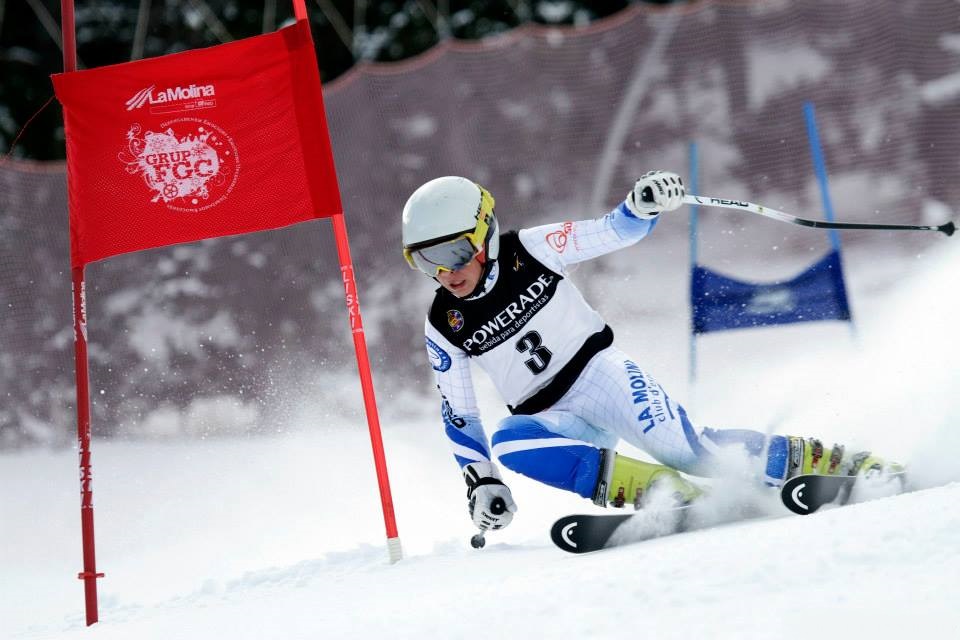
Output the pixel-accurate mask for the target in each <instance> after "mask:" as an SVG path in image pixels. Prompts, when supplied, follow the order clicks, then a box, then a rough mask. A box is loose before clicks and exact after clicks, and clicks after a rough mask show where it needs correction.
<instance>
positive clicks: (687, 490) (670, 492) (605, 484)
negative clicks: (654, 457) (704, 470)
mask: <svg viewBox="0 0 960 640" xmlns="http://www.w3.org/2000/svg"><path fill="white" fill-rule="evenodd" d="M702 493H703V490H702V489H700V487H698V486H696V485H695V484H693V483H691V482H689V481H687V480H686V479H684V478H683V477H682V476H681V475H680V474H679V473H678V472H677V471H676V470H675V469H671V468H670V467H667V466H664V465H662V464H653V463H650V462H642V461H640V460H635V459H633V458H628V457H627V456H624V455H621V454H619V453H617V452H616V451H614V450H613V449H601V452H600V474H599V477H598V479H597V487H596V489H594V492H593V502H594V504H596V505H598V506H601V507H606V506H607V505H608V504H609V505H610V506H612V507H616V508H623V507H625V506H626V505H627V504H628V503H629V504H632V505H633V508H634V509H638V510H639V509H641V508H643V507H645V506H650V504H651V503H652V502H656V504H657V506H665V507H677V506H682V505H686V504H690V503H691V502H693V500H695V499H696V498H697V497H699V496H700V495H701V494H702ZM664 496H667V499H663V497H664ZM662 499H663V504H661V500H662Z"/></svg>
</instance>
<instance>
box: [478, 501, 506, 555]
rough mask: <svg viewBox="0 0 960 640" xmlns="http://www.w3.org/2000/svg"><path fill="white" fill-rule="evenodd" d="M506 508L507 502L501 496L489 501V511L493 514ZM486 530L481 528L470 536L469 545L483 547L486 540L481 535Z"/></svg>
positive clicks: (499, 512)
mask: <svg viewBox="0 0 960 640" xmlns="http://www.w3.org/2000/svg"><path fill="white" fill-rule="evenodd" d="M506 510H507V503H506V502H504V501H503V498H494V499H493V502H491V503H490V513H492V514H493V515H495V516H498V515H500V514H501V513H503V512H504V511H506ZM486 532H487V530H486V529H481V530H480V533H477V534H475V535H474V536H473V537H472V538H470V546H471V547H473V548H474V549H483V546H484V545H485V544H487V541H486V540H485V539H484V537H483V535H484V534H485V533H486Z"/></svg>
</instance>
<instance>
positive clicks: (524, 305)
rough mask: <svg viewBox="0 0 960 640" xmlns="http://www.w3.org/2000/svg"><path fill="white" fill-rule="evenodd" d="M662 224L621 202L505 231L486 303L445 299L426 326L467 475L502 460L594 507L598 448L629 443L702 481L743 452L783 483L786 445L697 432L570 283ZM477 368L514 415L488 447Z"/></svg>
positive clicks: (444, 295)
mask: <svg viewBox="0 0 960 640" xmlns="http://www.w3.org/2000/svg"><path fill="white" fill-rule="evenodd" d="M657 219H658V218H653V219H640V218H638V217H636V216H634V215H633V214H632V213H631V212H630V211H629V210H628V209H627V207H626V205H625V204H623V203H621V204H620V205H619V206H618V207H617V208H616V209H614V210H613V211H612V212H610V213H609V214H607V215H605V216H603V217H602V218H599V219H596V220H581V221H576V222H563V223H555V224H548V225H543V226H539V227H533V228H530V229H521V230H520V231H519V232H509V233H505V234H503V235H502V236H501V238H500V251H499V256H498V259H497V262H496V263H495V265H494V266H493V269H492V270H491V272H490V274H489V276H488V277H487V280H486V284H485V287H484V288H483V289H482V291H481V293H479V294H477V295H474V296H473V297H470V298H462V299H461V298H457V297H456V296H454V295H452V294H451V293H449V292H448V291H446V290H445V289H443V288H442V287H441V288H439V289H437V292H436V296H435V298H434V301H433V304H432V306H431V308H430V311H429V313H428V314H427V319H426V324H425V331H426V344H427V353H428V355H429V358H430V363H431V365H432V366H433V369H434V372H435V375H436V382H437V386H438V388H439V390H440V393H441V396H442V403H441V413H442V417H443V421H444V425H445V427H446V433H447V436H448V437H449V439H450V443H451V445H452V447H453V453H454V456H455V458H456V460H457V462H458V463H459V464H460V466H461V467H462V466H464V465H466V464H469V463H471V462H475V461H492V458H494V457H495V458H497V459H498V460H499V461H500V463H501V464H503V465H504V466H506V467H507V468H509V469H511V470H513V471H515V472H518V473H520V474H523V475H525V476H528V477H530V478H533V479H535V480H538V481H540V482H543V483H546V484H548V485H551V486H554V487H557V488H560V489H565V490H568V491H573V492H575V493H577V494H579V495H581V496H584V497H588V498H589V497H592V495H593V492H594V489H595V487H596V485H597V477H598V474H599V472H600V469H599V466H600V459H601V456H600V450H601V449H602V448H613V447H614V446H615V445H616V444H617V442H618V441H619V440H620V439H621V438H622V439H624V440H626V441H627V442H629V443H630V444H632V445H634V446H636V447H639V448H640V449H642V450H644V451H646V452H647V453H649V454H650V455H651V456H653V457H654V458H655V459H656V460H658V461H659V462H661V463H663V464H666V465H669V466H671V467H673V468H675V469H678V470H680V471H684V472H687V473H692V474H698V475H705V474H708V473H709V470H710V467H711V458H712V457H713V453H714V452H715V451H716V450H717V449H718V448H719V447H723V446H727V445H736V446H739V447H745V448H746V450H747V451H748V452H749V453H750V454H751V455H754V456H760V455H761V454H762V453H763V452H765V451H768V457H767V464H766V470H765V471H766V476H767V478H766V479H767V481H768V482H769V483H771V484H779V482H780V479H781V478H782V477H783V475H784V473H783V471H784V470H785V464H786V454H787V447H786V440H785V439H784V438H782V437H781V436H774V437H773V438H771V439H770V442H769V443H768V442H767V438H766V436H765V435H764V434H763V433H760V432H756V431H748V430H739V429H737V430H715V429H703V430H697V429H695V428H694V426H693V425H692V424H691V422H690V420H689V419H688V418H687V414H686V412H685V411H684V409H683V407H681V406H680V405H679V404H678V403H677V402H676V401H674V400H673V399H672V398H670V397H669V396H668V395H667V393H666V392H665V391H664V390H663V388H662V387H661V386H660V385H659V384H658V383H657V382H656V380H654V379H653V377H652V376H650V374H649V373H647V372H645V371H644V370H643V369H641V368H640V367H639V366H638V365H637V364H636V363H635V362H634V361H633V360H632V359H631V358H630V357H629V356H627V355H626V354H625V353H623V352H622V351H620V350H619V349H617V348H616V347H615V346H613V332H612V330H611V329H610V327H609V326H607V325H606V323H605V322H604V320H603V318H601V316H600V314H599V313H597V312H596V311H595V310H594V309H593V308H592V307H591V306H590V305H589V304H588V303H587V302H586V301H585V300H584V299H583V296H582V295H581V294H580V291H579V290H578V289H577V288H576V287H575V286H574V285H573V283H572V282H571V281H570V280H569V278H568V277H567V270H568V268H569V267H570V265H573V264H576V263H578V262H582V261H584V260H589V259H591V258H596V257H598V256H601V255H604V254H606V253H610V252H612V251H615V250H617V249H622V248H624V247H628V246H630V245H632V244H634V243H636V242H638V241H639V240H640V239H642V238H644V237H645V236H646V235H647V234H649V233H650V232H651V231H652V230H653V228H654V227H655V226H656V222H657ZM471 359H472V360H474V361H475V362H476V364H478V365H479V366H480V368H481V369H483V370H484V371H486V373H487V374H488V375H489V376H490V378H491V379H492V381H493V383H494V385H495V386H496V388H497V390H498V392H499V393H500V395H501V397H502V398H503V399H504V401H505V402H506V403H507V406H508V408H509V409H510V412H511V413H512V414H513V415H511V416H509V417H507V418H505V419H504V420H502V421H501V422H500V423H499V424H498V425H497V428H496V431H495V432H494V433H493V436H492V438H491V440H490V442H489V444H488V440H487V436H486V433H485V431H484V428H483V425H482V423H481V421H480V414H479V410H478V408H477V403H476V396H475V392H474V387H473V381H472V378H471V373H470V366H469V362H470V360H471ZM491 447H492V448H491ZM491 454H492V455H491Z"/></svg>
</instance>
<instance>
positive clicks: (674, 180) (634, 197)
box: [626, 171, 686, 219]
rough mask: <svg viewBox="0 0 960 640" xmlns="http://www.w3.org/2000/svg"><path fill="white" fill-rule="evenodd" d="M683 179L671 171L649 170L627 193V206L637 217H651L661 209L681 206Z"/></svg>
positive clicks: (668, 209) (672, 208)
mask: <svg viewBox="0 0 960 640" xmlns="http://www.w3.org/2000/svg"><path fill="white" fill-rule="evenodd" d="M684 195H686V190H685V189H684V188H683V180H681V179H680V176H678V175H677V174H675V173H673V172H672V171H649V172H647V173H645V174H643V175H642V176H641V177H640V179H639V180H637V183H636V184H635V185H633V191H631V192H630V193H628V194H627V203H626V204H627V208H628V209H630V212H631V213H633V214H634V215H635V216H637V217H638V218H647V219H649V218H653V217H654V216H656V215H657V214H658V213H660V212H661V211H673V210H674V209H679V208H680V207H681V206H683V196H684Z"/></svg>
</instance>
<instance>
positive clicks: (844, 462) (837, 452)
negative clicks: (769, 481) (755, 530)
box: [785, 436, 906, 480]
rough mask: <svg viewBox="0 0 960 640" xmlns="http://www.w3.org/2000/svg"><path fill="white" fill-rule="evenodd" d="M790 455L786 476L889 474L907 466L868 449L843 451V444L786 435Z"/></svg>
mask: <svg viewBox="0 0 960 640" xmlns="http://www.w3.org/2000/svg"><path fill="white" fill-rule="evenodd" d="M787 440H788V442H789V457H788V462H787V477H786V478H785V479H787V480H789V479H790V478H792V477H794V476H799V475H804V474H808V473H815V474H817V475H827V476H835V475H841V476H860V477H875V476H890V475H896V474H902V473H903V472H904V471H905V470H906V469H905V467H904V466H903V465H902V464H898V463H896V462H887V461H885V460H884V459H883V458H881V457H879V456H875V455H873V454H872V453H870V452H869V451H859V452H857V453H854V454H851V455H846V452H845V450H844V447H843V445H839V444H834V445H833V447H831V448H829V449H826V448H824V446H823V443H822V442H820V440H817V439H816V438H799V437H796V436H788V437H787Z"/></svg>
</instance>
